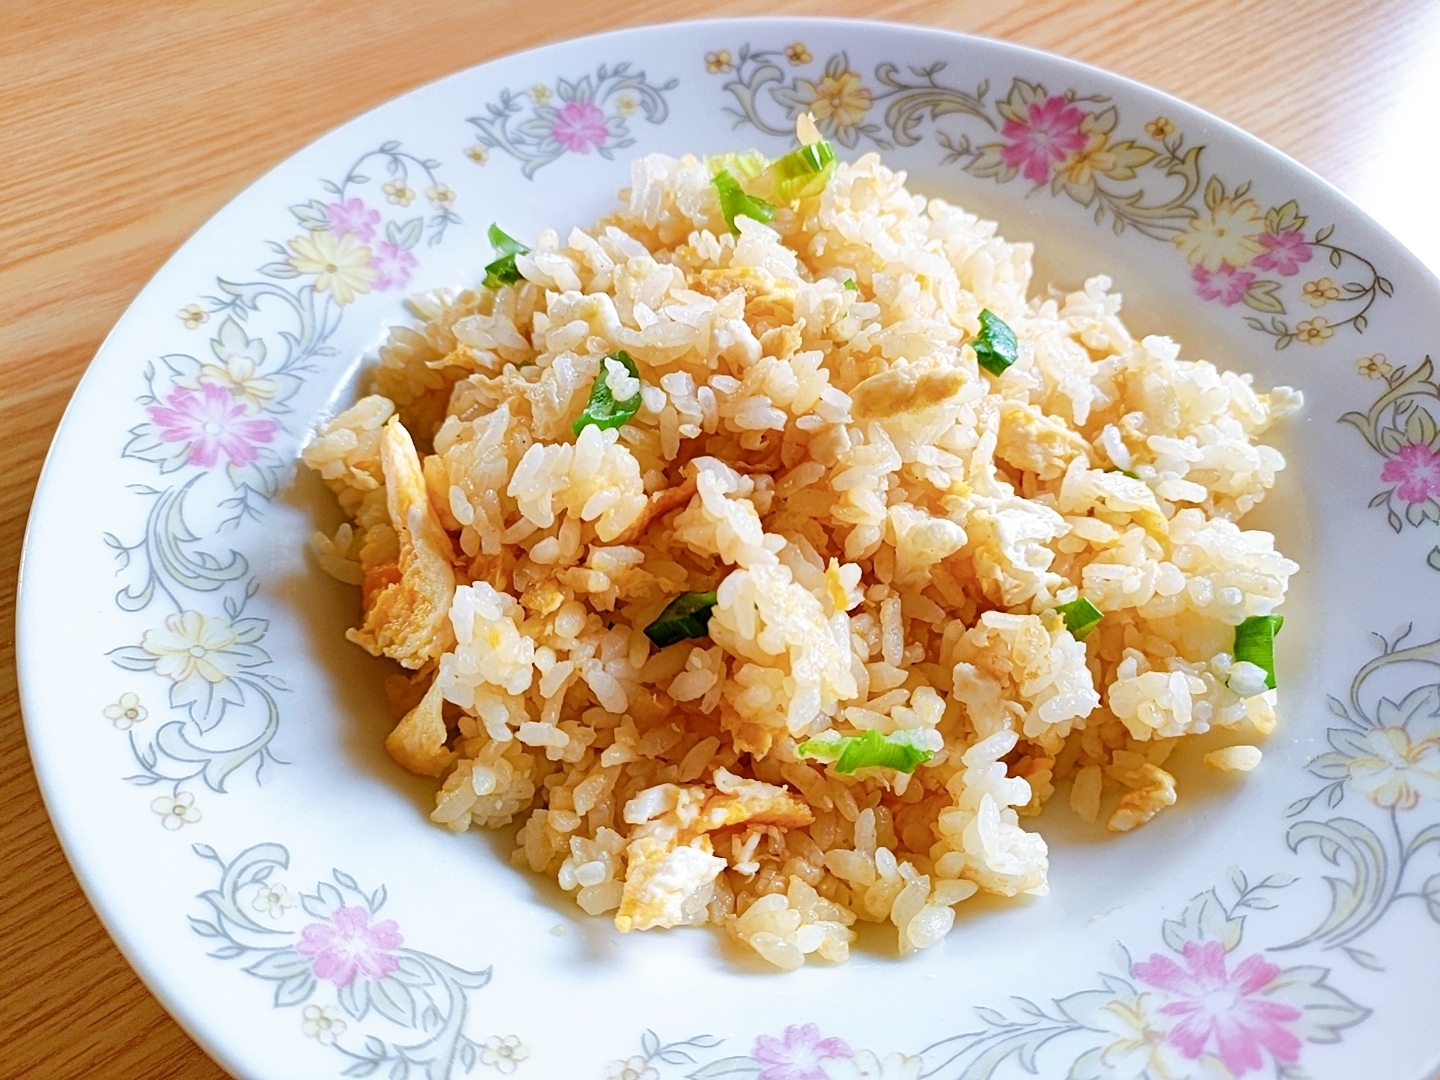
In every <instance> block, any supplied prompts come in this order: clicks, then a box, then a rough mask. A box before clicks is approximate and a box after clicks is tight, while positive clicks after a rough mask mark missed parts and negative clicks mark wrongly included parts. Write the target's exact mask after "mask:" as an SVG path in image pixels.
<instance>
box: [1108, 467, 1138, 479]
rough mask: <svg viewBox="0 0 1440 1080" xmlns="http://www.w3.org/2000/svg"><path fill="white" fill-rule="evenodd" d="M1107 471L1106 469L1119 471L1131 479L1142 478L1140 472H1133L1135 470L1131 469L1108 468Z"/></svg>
mask: <svg viewBox="0 0 1440 1080" xmlns="http://www.w3.org/2000/svg"><path fill="white" fill-rule="evenodd" d="M1105 471H1106V472H1118V473H1119V474H1120V475H1121V476H1128V477H1129V478H1130V479H1131V480H1139V479H1140V475H1139V474H1138V473H1133V472H1131V471H1130V470H1129V469H1106V470H1105Z"/></svg>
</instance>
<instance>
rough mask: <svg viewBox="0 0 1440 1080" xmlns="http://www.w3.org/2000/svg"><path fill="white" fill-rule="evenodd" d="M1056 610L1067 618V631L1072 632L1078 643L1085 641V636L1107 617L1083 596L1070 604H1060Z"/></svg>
mask: <svg viewBox="0 0 1440 1080" xmlns="http://www.w3.org/2000/svg"><path fill="white" fill-rule="evenodd" d="M1055 610H1056V611H1058V612H1060V614H1061V615H1063V616H1064V617H1065V629H1066V630H1069V631H1070V635H1071V636H1072V637H1073V638H1074V639H1075V640H1076V641H1084V640H1085V636H1086V635H1087V634H1089V633H1090V631H1091V630H1094V629H1095V627H1097V626H1099V625H1100V620H1101V619H1103V618H1104V617H1105V616H1104V615H1102V614H1101V612H1100V609H1099V608H1097V607H1096V606H1095V605H1094V604H1092V603H1091V602H1090V601H1089V600H1086V599H1085V598H1084V597H1083V596H1082V597H1081V598H1080V599H1079V600H1072V601H1070V603H1068V604H1060V605H1059V606H1058V607H1056V609H1055Z"/></svg>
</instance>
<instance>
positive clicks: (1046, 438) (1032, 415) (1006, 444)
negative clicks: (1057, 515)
mask: <svg viewBox="0 0 1440 1080" xmlns="http://www.w3.org/2000/svg"><path fill="white" fill-rule="evenodd" d="M861 385H864V384H863V383H862V384H861ZM1089 449H1090V448H1089V446H1088V445H1087V444H1086V442H1085V440H1084V438H1082V437H1081V435H1080V434H1079V432H1076V431H1071V430H1070V428H1069V427H1067V426H1066V424H1065V421H1064V420H1062V419H1060V418H1059V417H1057V416H1046V415H1045V414H1044V413H1042V412H1041V411H1040V410H1039V409H1038V408H1036V407H1035V406H1034V405H1025V404H1022V403H1021V402H1018V401H1006V402H1004V403H1003V404H1002V405H1001V406H1000V437H999V441H998V442H997V443H996V445H995V456H996V457H997V458H999V459H1000V460H1001V461H1003V462H1005V463H1006V464H1007V465H1011V466H1013V467H1014V468H1017V469H1023V470H1024V471H1025V472H1030V473H1034V474H1035V475H1036V476H1037V477H1038V478H1039V479H1041V480H1056V479H1059V478H1060V477H1061V476H1064V475H1065V470H1066V468H1067V467H1068V466H1069V465H1070V462H1072V461H1074V460H1075V459H1076V458H1077V457H1078V458H1081V459H1082V460H1083V461H1084V462H1085V463H1086V464H1088V463H1089V460H1090V455H1089Z"/></svg>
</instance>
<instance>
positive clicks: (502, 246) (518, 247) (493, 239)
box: [485, 223, 530, 289]
mask: <svg viewBox="0 0 1440 1080" xmlns="http://www.w3.org/2000/svg"><path fill="white" fill-rule="evenodd" d="M489 235H490V246H491V247H493V248H494V249H495V250H496V251H498V252H499V253H500V257H499V258H498V259H496V260H495V261H494V262H492V263H488V264H487V265H486V267H485V287H486V288H489V289H498V288H500V286H501V285H514V284H515V283H516V282H517V281H519V280H520V271H519V270H518V269H517V268H516V266H515V256H516V255H528V254H529V253H530V249H529V248H528V247H526V246H525V245H524V244H522V243H520V241H519V240H516V239H515V238H514V237H513V236H507V235H506V234H505V233H504V232H502V231H501V229H500V226H499V225H496V224H494V223H491V225H490V232H489Z"/></svg>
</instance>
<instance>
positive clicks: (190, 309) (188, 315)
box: [178, 304, 210, 330]
mask: <svg viewBox="0 0 1440 1080" xmlns="http://www.w3.org/2000/svg"><path fill="white" fill-rule="evenodd" d="M178 314H179V316H180V321H181V322H183V323H184V324H185V329H187V330H198V329H199V328H200V324H201V323H207V322H209V321H210V316H209V314H208V313H207V312H206V311H205V309H204V308H202V307H201V306H200V305H199V304H186V305H185V306H184V307H183V308H181V309H180V311H179V312H178Z"/></svg>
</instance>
